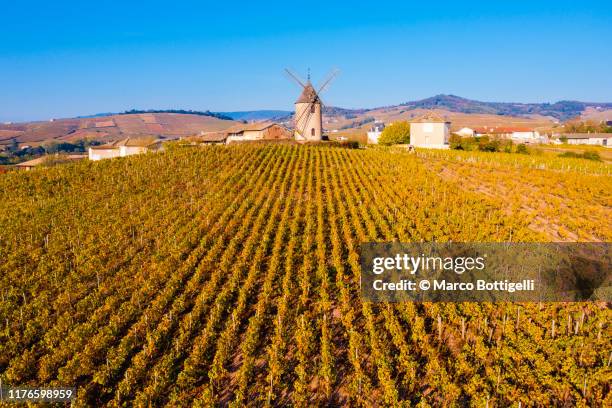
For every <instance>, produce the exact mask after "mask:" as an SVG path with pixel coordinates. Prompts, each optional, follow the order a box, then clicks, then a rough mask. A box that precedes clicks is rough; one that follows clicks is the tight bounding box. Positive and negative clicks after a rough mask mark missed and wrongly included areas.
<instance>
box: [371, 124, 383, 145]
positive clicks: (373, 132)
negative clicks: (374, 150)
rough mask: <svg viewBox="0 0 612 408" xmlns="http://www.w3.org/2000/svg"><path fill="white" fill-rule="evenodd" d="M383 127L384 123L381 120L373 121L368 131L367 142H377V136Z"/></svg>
mask: <svg viewBox="0 0 612 408" xmlns="http://www.w3.org/2000/svg"><path fill="white" fill-rule="evenodd" d="M384 129H385V124H384V123H383V122H381V121H376V122H374V125H372V127H371V128H370V130H369V131H368V144H378V138H379V137H380V135H381V134H382V131H383V130H384Z"/></svg>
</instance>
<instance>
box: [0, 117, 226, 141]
mask: <svg viewBox="0 0 612 408" xmlns="http://www.w3.org/2000/svg"><path fill="white" fill-rule="evenodd" d="M235 124H236V122H234V121H231V120H223V119H219V118H217V117H214V116H205V115H196V114H178V113H138V114H114V115H110V116H94V117H87V118H84V117H83V118H74V119H57V120H52V121H48V122H27V123H17V124H3V125H0V143H1V142H2V141H8V140H10V139H12V138H15V139H16V141H17V142H18V143H20V144H25V143H27V144H30V145H37V144H41V143H44V142H48V141H51V140H54V141H75V140H79V139H94V140H99V141H108V140H116V139H119V138H123V137H134V136H144V135H149V136H150V135H155V136H160V137H166V138H176V137H180V136H188V135H193V134H196V133H200V132H213V131H219V130H223V129H227V128H229V127H230V126H232V125H235Z"/></svg>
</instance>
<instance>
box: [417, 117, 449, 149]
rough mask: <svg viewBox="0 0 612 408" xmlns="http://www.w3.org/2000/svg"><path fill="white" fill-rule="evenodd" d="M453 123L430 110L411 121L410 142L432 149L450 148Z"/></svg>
mask: <svg viewBox="0 0 612 408" xmlns="http://www.w3.org/2000/svg"><path fill="white" fill-rule="evenodd" d="M450 125H451V123H450V122H449V121H447V120H445V119H443V118H442V117H440V116H439V115H437V114H435V113H433V112H430V113H428V114H426V115H424V116H421V117H419V118H416V119H414V120H412V121H410V144H411V145H413V146H415V147H426V148H430V149H448V147H449V145H448V139H449V138H450Z"/></svg>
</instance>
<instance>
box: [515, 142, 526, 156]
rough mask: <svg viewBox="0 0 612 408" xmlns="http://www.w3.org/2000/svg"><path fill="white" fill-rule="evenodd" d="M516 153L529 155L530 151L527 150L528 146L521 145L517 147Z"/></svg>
mask: <svg viewBox="0 0 612 408" xmlns="http://www.w3.org/2000/svg"><path fill="white" fill-rule="evenodd" d="M516 152H517V153H520V154H529V151H528V150H527V146H526V145H525V143H521V144H519V145H518V146H516Z"/></svg>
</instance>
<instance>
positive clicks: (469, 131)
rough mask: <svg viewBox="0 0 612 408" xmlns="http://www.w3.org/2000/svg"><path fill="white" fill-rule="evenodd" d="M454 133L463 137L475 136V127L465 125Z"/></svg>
mask: <svg viewBox="0 0 612 408" xmlns="http://www.w3.org/2000/svg"><path fill="white" fill-rule="evenodd" d="M453 133H454V134H456V135H459V136H461V137H471V136H474V129H472V128H469V127H464V128H461V129H459V130H457V131H455V132H453Z"/></svg>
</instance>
